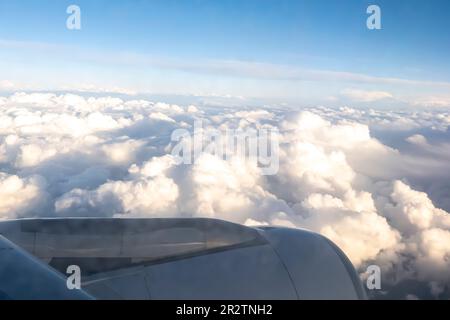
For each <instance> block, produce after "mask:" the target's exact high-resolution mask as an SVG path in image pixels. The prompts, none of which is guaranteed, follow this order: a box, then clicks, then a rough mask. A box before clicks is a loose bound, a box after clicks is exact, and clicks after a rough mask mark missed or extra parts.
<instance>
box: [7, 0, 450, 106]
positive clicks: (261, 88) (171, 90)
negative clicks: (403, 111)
mask: <svg viewBox="0 0 450 320" xmlns="http://www.w3.org/2000/svg"><path fill="white" fill-rule="evenodd" d="M71 4H76V5H78V6H79V7H80V9H81V30H69V29H67V28H66V20H67V18H68V17H69V14H67V13H66V9H67V7H68V6H69V5H71ZM371 4H376V5H378V6H379V7H380V8H381V23H382V29H381V30H369V29H368V28H367V27H366V20H367V18H368V17H369V14H367V13H366V9H367V7H368V6H369V5H371ZM449 9H450V3H448V1H445V0H442V1H440V0H433V1H419V0H411V1H406V0H396V1H382V0H378V1H365V0H364V1H360V0H351V1H337V0H332V1H328V0H327V1H323V0H319V1H300V0H296V1H290V0H282V1H275V0H259V1H258V0H246V1H232V0H223V1H206V0H197V1H194V0H192V1H172V0H165V1H158V0H151V1H138V0H131V1H117V0H112V1H105V0H95V1H82V0H79V1H50V0H41V1H35V0H24V1H5V0H0V81H1V82H0V90H3V91H8V90H10V91H17V90H19V89H22V90H27V91H39V90H61V91H71V90H75V91H77V90H78V91H80V90H81V91H93V92H95V91H99V92H117V93H127V94H130V93H131V94H166V95H187V96H210V97H218V98H221V97H222V98H235V99H237V100H250V99H258V100H259V101H262V102H264V103H275V102H276V103H287V104H290V105H310V104H313V105H316V104H326V105H327V104H328V105H329V104H338V105H346V104H351V105H352V106H356V107H358V106H371V107H374V106H375V107H385V108H393V107H405V106H406V107H430V106H431V107H436V106H437V107H443V106H444V107H447V106H449V105H450V94H448V92H449V91H450V90H449V89H450V63H448V62H449V61H448V60H449V58H448V56H449V53H450V20H449V19H447V16H446V14H447V12H448V10H449Z"/></svg>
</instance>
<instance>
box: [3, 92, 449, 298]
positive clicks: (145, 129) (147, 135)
mask: <svg viewBox="0 0 450 320" xmlns="http://www.w3.org/2000/svg"><path fill="white" fill-rule="evenodd" d="M348 93H349V94H353V95H355V94H356V95H358V96H359V97H360V99H363V100H367V101H371V100H373V99H379V98H384V97H387V95H385V94H384V93H383V94H382V93H379V92H373V93H370V94H369V95H368V96H367V95H362V93H360V92H348ZM368 99H369V100H368ZM198 120H202V121H203V123H205V125H206V128H218V129H220V130H226V129H238V128H241V129H246V128H256V129H258V128H262V127H265V128H267V127H269V128H270V127H271V128H276V129H277V130H278V131H279V134H280V137H279V141H280V152H279V161H280V168H279V172H278V174H276V175H273V176H264V175H263V174H261V168H259V167H257V166H256V165H255V164H254V163H253V162H251V161H248V159H244V158H241V157H237V156H236V157H232V158H231V159H229V160H223V159H220V158H218V157H215V156H213V155H210V154H203V155H201V156H200V157H199V158H198V159H197V160H196V161H195V163H193V164H192V165H178V164H177V161H176V159H175V158H174V157H173V156H172V155H171V150H172V148H173V147H174V143H173V142H172V141H171V139H170V136H171V133H172V132H173V130H175V129H179V128H183V129H187V130H192V128H193V125H194V122H195V121H198ZM449 125H450V113H449V112H446V111H443V110H435V111H422V112H409V113H400V112H398V113H396V112H390V111H376V110H359V109H352V108H348V107H345V108H340V109H328V108H320V107H317V108H312V109H307V110H306V109H305V110H297V111H293V110H278V109H268V108H259V109H258V108H249V109H246V110H240V111H237V110H234V109H231V108H222V109H219V108H208V107H196V106H178V105H173V104H167V103H153V102H150V101H146V100H128V101H124V100H121V99H118V98H113V97H97V98H93V97H90V98H86V97H83V96H79V95H73V94H63V95H56V94H51V93H46V94H42V93H35V94H27V93H15V94H13V95H11V96H7V97H0V199H1V201H0V219H13V218H21V217H36V216H114V217H131V216H139V217H173V216H182V217H215V218H221V219H227V220H231V221H235V222H239V223H244V224H248V225H258V224H259V225H263V224H275V225H281V226H288V227H300V228H308V229H311V230H314V231H316V232H319V233H321V234H323V235H325V236H327V237H329V238H330V239H331V240H333V241H334V242H336V243H337V244H338V245H339V246H340V247H341V248H342V249H343V250H344V251H345V252H346V254H347V255H348V256H349V258H350V259H351V260H352V262H353V263H354V264H355V266H357V267H358V268H360V270H364V268H365V266H367V265H368V264H372V263H376V264H378V265H380V266H381V267H382V270H383V272H384V273H385V274H386V275H388V276H387V277H385V278H384V281H385V282H386V283H387V285H388V286H395V285H396V284H398V283H401V282H402V281H406V280H414V281H420V282H424V283H426V284H427V286H428V287H429V289H430V292H431V294H434V296H435V297H439V296H442V294H444V293H445V292H446V291H445V290H447V292H448V290H449V289H448V284H449V283H450V215H449V213H448V211H449V210H450V199H449V198H450V196H449V192H450V182H449V181H450V179H449V178H450V173H449V172H448V171H449V170H448V166H449V161H450V144H449V143H448V142H447V141H448V132H449V131H448V127H449ZM206 130H207V129H206ZM446 286H447V288H446ZM414 294H417V293H414ZM404 297H406V296H404ZM404 297H402V298H404ZM409 297H410V298H411V297H413V296H412V295H411V294H410V295H409Z"/></svg>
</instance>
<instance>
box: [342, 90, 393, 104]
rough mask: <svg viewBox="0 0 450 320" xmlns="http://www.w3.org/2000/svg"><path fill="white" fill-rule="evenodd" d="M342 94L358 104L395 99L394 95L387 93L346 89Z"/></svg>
mask: <svg viewBox="0 0 450 320" xmlns="http://www.w3.org/2000/svg"><path fill="white" fill-rule="evenodd" d="M341 94H342V95H343V96H344V97H346V98H348V99H350V100H353V101H357V102H374V101H379V100H383V99H388V98H391V99H392V98H393V96H392V94H391V93H389V92H386V91H368V90H357V89H345V90H343V91H342V92H341Z"/></svg>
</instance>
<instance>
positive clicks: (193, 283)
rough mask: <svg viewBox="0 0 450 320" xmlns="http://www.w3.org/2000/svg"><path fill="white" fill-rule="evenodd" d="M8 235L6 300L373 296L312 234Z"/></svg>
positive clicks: (1, 253)
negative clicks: (71, 274) (74, 278)
mask: <svg viewBox="0 0 450 320" xmlns="http://www.w3.org/2000/svg"><path fill="white" fill-rule="evenodd" d="M0 237H1V238H0V246H1V247H0V298H1V297H3V298H10V299H90V298H96V299H208V300H210V299H234V300H236V299H365V298H366V295H365V292H364V289H363V287H362V285H361V283H360V280H359V278H358V275H357V273H356V271H355V270H354V268H353V266H352V264H351V263H350V262H349V260H348V259H347V258H346V256H345V255H344V253H342V251H340V250H339V248H337V247H336V246H335V245H334V244H333V243H331V241H329V240H328V239H326V238H324V237H322V236H320V235H318V234H316V233H312V232H309V231H306V230H299V229H288V228H275V227H260V228H250V227H246V226H242V225H239V224H234V223H231V222H226V221H222V220H216V219H205V218H187V219H183V218H173V219H162V218H161V219H160V218H158V219H108V218H57V219H24V220H13V221H4V222H0ZM69 266H77V267H79V270H80V271H81V290H76V289H75V290H70V289H68V288H67V285H66V278H67V276H68V274H66V271H67V268H68V267H69ZM8 279H9V280H8ZM14 279H15V280H14Z"/></svg>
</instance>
